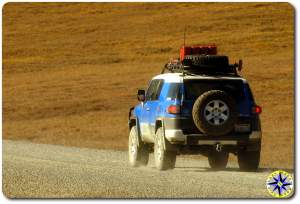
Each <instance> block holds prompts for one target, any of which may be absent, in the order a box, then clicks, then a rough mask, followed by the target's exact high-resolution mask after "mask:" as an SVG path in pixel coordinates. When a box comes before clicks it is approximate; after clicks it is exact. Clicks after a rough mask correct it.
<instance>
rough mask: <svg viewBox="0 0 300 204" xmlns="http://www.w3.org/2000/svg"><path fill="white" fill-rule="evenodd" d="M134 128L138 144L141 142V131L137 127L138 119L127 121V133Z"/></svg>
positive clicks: (138, 126)
mask: <svg viewBox="0 0 300 204" xmlns="http://www.w3.org/2000/svg"><path fill="white" fill-rule="evenodd" d="M134 126H135V127H136V131H137V135H138V140H139V141H138V144H140V143H141V142H142V138H141V130H140V125H139V120H138V118H130V119H129V131H130V130H131V128H132V127H134Z"/></svg>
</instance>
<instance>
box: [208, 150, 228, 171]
mask: <svg viewBox="0 0 300 204" xmlns="http://www.w3.org/2000/svg"><path fill="white" fill-rule="evenodd" d="M228 157H229V153H228V152H217V151H211V152H210V153H209V154H208V163H209V166H210V167H211V169H212V170H222V169H225V168H226V166H227V163H228Z"/></svg>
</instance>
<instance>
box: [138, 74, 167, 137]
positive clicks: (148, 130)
mask: <svg viewBox="0 0 300 204" xmlns="http://www.w3.org/2000/svg"><path fill="white" fill-rule="evenodd" d="M162 85H163V80H162V79H154V80H152V81H151V82H150V85H149V88H148V90H147V92H146V100H145V102H144V104H143V110H142V111H143V114H142V118H141V131H142V136H143V139H144V141H148V142H153V135H154V126H155V118H156V112H157V110H156V109H157V107H158V104H159V100H158V99H159V94H160V91H161V88H162Z"/></svg>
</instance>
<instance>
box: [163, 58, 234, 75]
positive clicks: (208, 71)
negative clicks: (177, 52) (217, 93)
mask: <svg viewBox="0 0 300 204" xmlns="http://www.w3.org/2000/svg"><path fill="white" fill-rule="evenodd" d="M238 67H239V65H238V64H237V63H235V64H228V65H227V66H226V67H222V68H219V67H217V66H210V65H205V66H204V65H197V64H195V63H193V61H192V60H190V59H184V60H183V61H182V62H181V61H180V60H177V59H176V60H171V61H170V62H168V63H167V64H165V66H164V68H163V69H162V72H161V74H164V73H166V72H171V73H183V74H187V75H230V76H239V75H238V73H237V68H238Z"/></svg>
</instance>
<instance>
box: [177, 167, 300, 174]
mask: <svg viewBox="0 0 300 204" xmlns="http://www.w3.org/2000/svg"><path fill="white" fill-rule="evenodd" d="M175 169H177V170H182V171H185V172H217V171H228V172H246V171H241V170H240V169H239V168H237V167H227V168H226V169H222V170H213V169H211V168H208V167H175ZM277 170H283V171H286V172H288V173H294V169H289V168H259V169H258V170H257V171H255V172H256V173H263V172H273V171H277Z"/></svg>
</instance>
